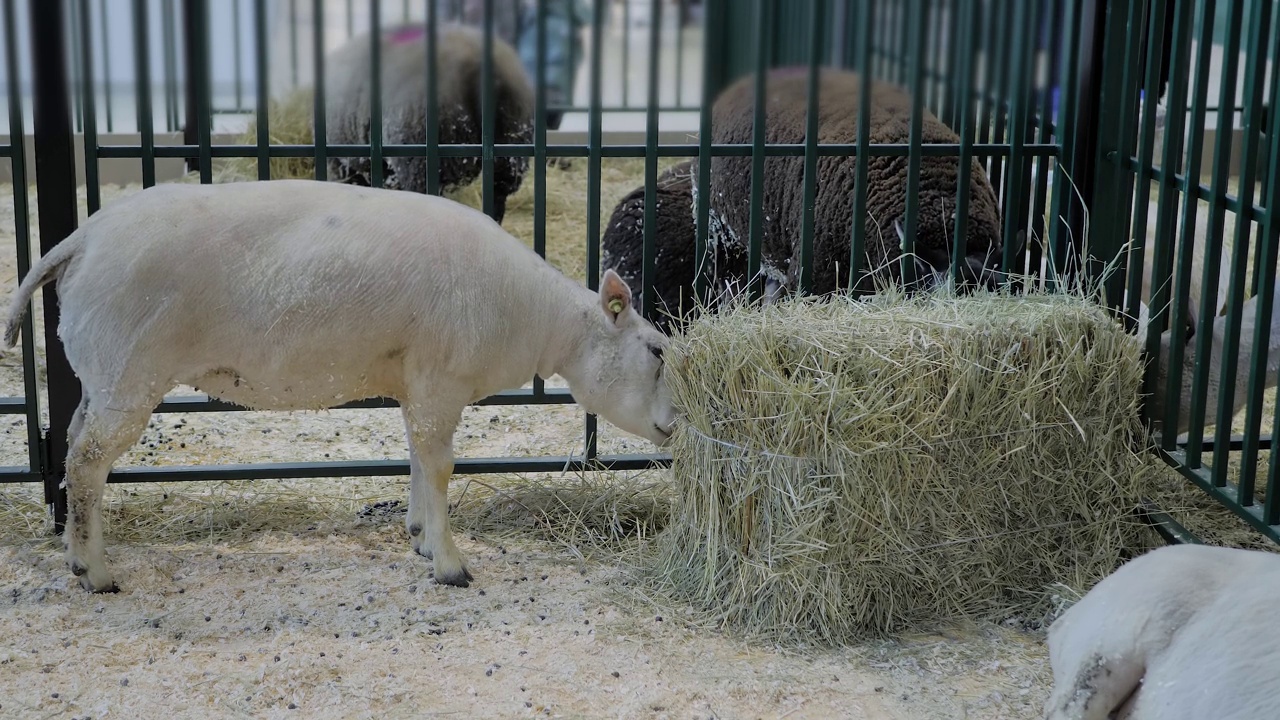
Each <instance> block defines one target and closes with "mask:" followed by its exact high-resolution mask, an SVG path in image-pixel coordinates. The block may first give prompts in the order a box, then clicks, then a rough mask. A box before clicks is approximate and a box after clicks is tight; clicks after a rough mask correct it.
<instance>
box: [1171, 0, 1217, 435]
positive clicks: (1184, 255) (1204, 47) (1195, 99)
mask: <svg viewBox="0 0 1280 720" xmlns="http://www.w3.org/2000/svg"><path fill="white" fill-rule="evenodd" d="M1210 4H1211V3H1210V2H1209V0H1200V2H1199V3H1198V6H1197V12H1196V23H1195V26H1196V27H1197V28H1199V30H1200V33H1199V36H1198V37H1197V39H1196V64H1195V80H1194V81H1193V83H1194V84H1193V86H1192V99H1191V123H1190V124H1191V127H1192V128H1203V127H1204V119H1205V107H1206V105H1207V104H1208V99H1209V80H1208V78H1209V68H1210V63H1211V62H1212V59H1213V17H1212V15H1210V14H1209V11H1210V10H1211V9H1212V8H1211V7H1210ZM1166 136H1167V133H1166ZM1203 155H1204V133H1202V132H1192V133H1190V134H1189V137H1188V145H1187V153H1186V158H1187V160H1186V162H1187V167H1186V172H1185V173H1184V175H1185V176H1186V177H1187V178H1188V180H1189V181H1190V182H1192V183H1194V185H1192V186H1191V187H1189V188H1188V189H1187V190H1186V191H1185V192H1186V196H1185V197H1184V198H1183V205H1182V222H1181V223H1180V225H1179V227H1181V228H1182V243H1181V244H1180V245H1179V246H1178V258H1177V268H1176V272H1177V275H1176V277H1177V283H1176V287H1175V288H1174V294H1173V312H1172V314H1171V317H1172V318H1173V323H1172V328H1171V329H1172V331H1173V339H1172V342H1170V343H1169V371H1168V383H1167V384H1166V386H1165V387H1164V388H1163V392H1164V393H1165V396H1164V397H1165V417H1164V427H1166V428H1175V427H1177V426H1178V417H1179V413H1180V412H1181V411H1182V407H1181V402H1182V374H1183V372H1185V368H1184V359H1185V345H1186V334H1187V333H1186V324H1185V322H1184V320H1183V318H1185V317H1189V314H1190V313H1193V312H1195V308H1193V307H1191V298H1190V295H1191V274H1192V272H1193V267H1192V261H1193V259H1194V253H1195V246H1196V236H1197V234H1198V233H1194V232H1191V229H1192V228H1194V227H1195V226H1196V216H1197V215H1198V211H1199V209H1200V200H1199V199H1198V198H1197V197H1196V194H1195V192H1194V187H1195V185H1199V184H1200V171H1201V165H1202V161H1203ZM1158 391H1159V390H1158ZM1163 435H1164V437H1162V438H1161V445H1162V446H1163V447H1164V448H1165V449H1166V450H1172V449H1174V448H1175V447H1176V446H1177V433H1173V432H1166V433H1164V434H1163Z"/></svg>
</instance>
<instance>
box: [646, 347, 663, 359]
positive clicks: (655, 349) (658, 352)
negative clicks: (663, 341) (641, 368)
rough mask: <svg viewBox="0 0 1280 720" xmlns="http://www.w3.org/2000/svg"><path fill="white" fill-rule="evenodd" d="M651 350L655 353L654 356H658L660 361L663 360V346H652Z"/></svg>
mask: <svg viewBox="0 0 1280 720" xmlns="http://www.w3.org/2000/svg"><path fill="white" fill-rule="evenodd" d="M649 352H651V353H653V356H654V357H656V358H658V361H659V362H661V361H662V348H660V347H653V346H651V347H650V348H649Z"/></svg>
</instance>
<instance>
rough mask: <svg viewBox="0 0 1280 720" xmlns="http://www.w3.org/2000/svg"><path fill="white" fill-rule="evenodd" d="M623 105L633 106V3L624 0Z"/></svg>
mask: <svg viewBox="0 0 1280 720" xmlns="http://www.w3.org/2000/svg"><path fill="white" fill-rule="evenodd" d="M619 105H621V106H622V107H631V3H630V2H629V0H622V102H621V103H619Z"/></svg>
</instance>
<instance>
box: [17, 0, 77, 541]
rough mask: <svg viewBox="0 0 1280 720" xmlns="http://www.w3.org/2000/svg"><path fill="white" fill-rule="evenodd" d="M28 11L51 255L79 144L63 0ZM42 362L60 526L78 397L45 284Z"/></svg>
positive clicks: (66, 226)
mask: <svg viewBox="0 0 1280 720" xmlns="http://www.w3.org/2000/svg"><path fill="white" fill-rule="evenodd" d="M28 7H29V8H30V12H31V56H32V62H31V65H32V68H33V70H32V73H33V75H32V78H33V84H34V95H35V97H34V106H33V112H34V119H35V124H34V128H35V150H36V193H37V211H38V215H39V223H40V253H41V255H45V254H48V252H49V251H50V250H52V249H53V247H54V246H55V245H57V244H58V242H59V241H61V240H62V239H63V238H65V237H66V236H68V235H70V234H71V233H72V232H74V231H75V229H76V223H77V218H78V214H77V213H78V204H77V202H76V169H75V142H74V140H73V135H72V132H71V105H70V87H69V84H68V80H67V65H66V58H67V53H66V49H67V48H66V40H67V39H66V34H65V28H66V26H65V24H64V23H63V8H64V5H63V3H60V2H37V3H31V4H30V5H29V6H28ZM43 297H44V321H45V322H44V338H45V366H46V370H47V372H48V375H47V376H48V392H49V428H48V429H47V430H46V432H45V462H44V463H43V464H42V467H41V468H40V470H41V475H42V476H43V479H44V500H45V504H47V505H52V506H53V521H54V530H55V532H58V533H61V532H62V529H63V526H64V524H65V523H66V519H67V493H66V489H65V488H62V487H61V485H62V478H63V476H64V474H65V471H66V465H65V463H66V456H67V427H68V425H69V424H70V422H71V416H72V414H73V413H74V412H75V410H76V406H77V405H78V404H79V403H80V381H79V379H77V378H76V376H75V373H73V372H72V371H71V365H70V364H68V363H67V356H66V354H65V353H64V352H63V349H62V343H61V342H60V341H59V340H58V317H59V312H58V292H57V289H56V287H55V286H54V285H52V284H50V285H45V286H44V296H43Z"/></svg>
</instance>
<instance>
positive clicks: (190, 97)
mask: <svg viewBox="0 0 1280 720" xmlns="http://www.w3.org/2000/svg"><path fill="white" fill-rule="evenodd" d="M201 15H202V13H201V4H200V2H199V0H182V53H183V63H182V64H183V71H184V74H185V76H186V77H185V82H184V85H185V87H184V88H183V89H184V90H185V91H186V92H184V93H183V96H184V97H183V99H184V100H185V106H184V109H183V115H184V116H185V117H183V119H182V144H183V145H198V144H199V143H200V122H199V119H200V90H201V87H202V83H201V78H200V75H199V72H200V68H201V67H203V60H204V59H203V58H202V57H201V56H200V53H201V50H202V48H201V44H202V43H200V42H198V41H197V40H196V38H197V35H196V34H197V33H199V32H201V21H202V20H203V18H202V17H201ZM199 169H200V159H199V156H196V155H189V156H187V172H191V171H193V170H199Z"/></svg>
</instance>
